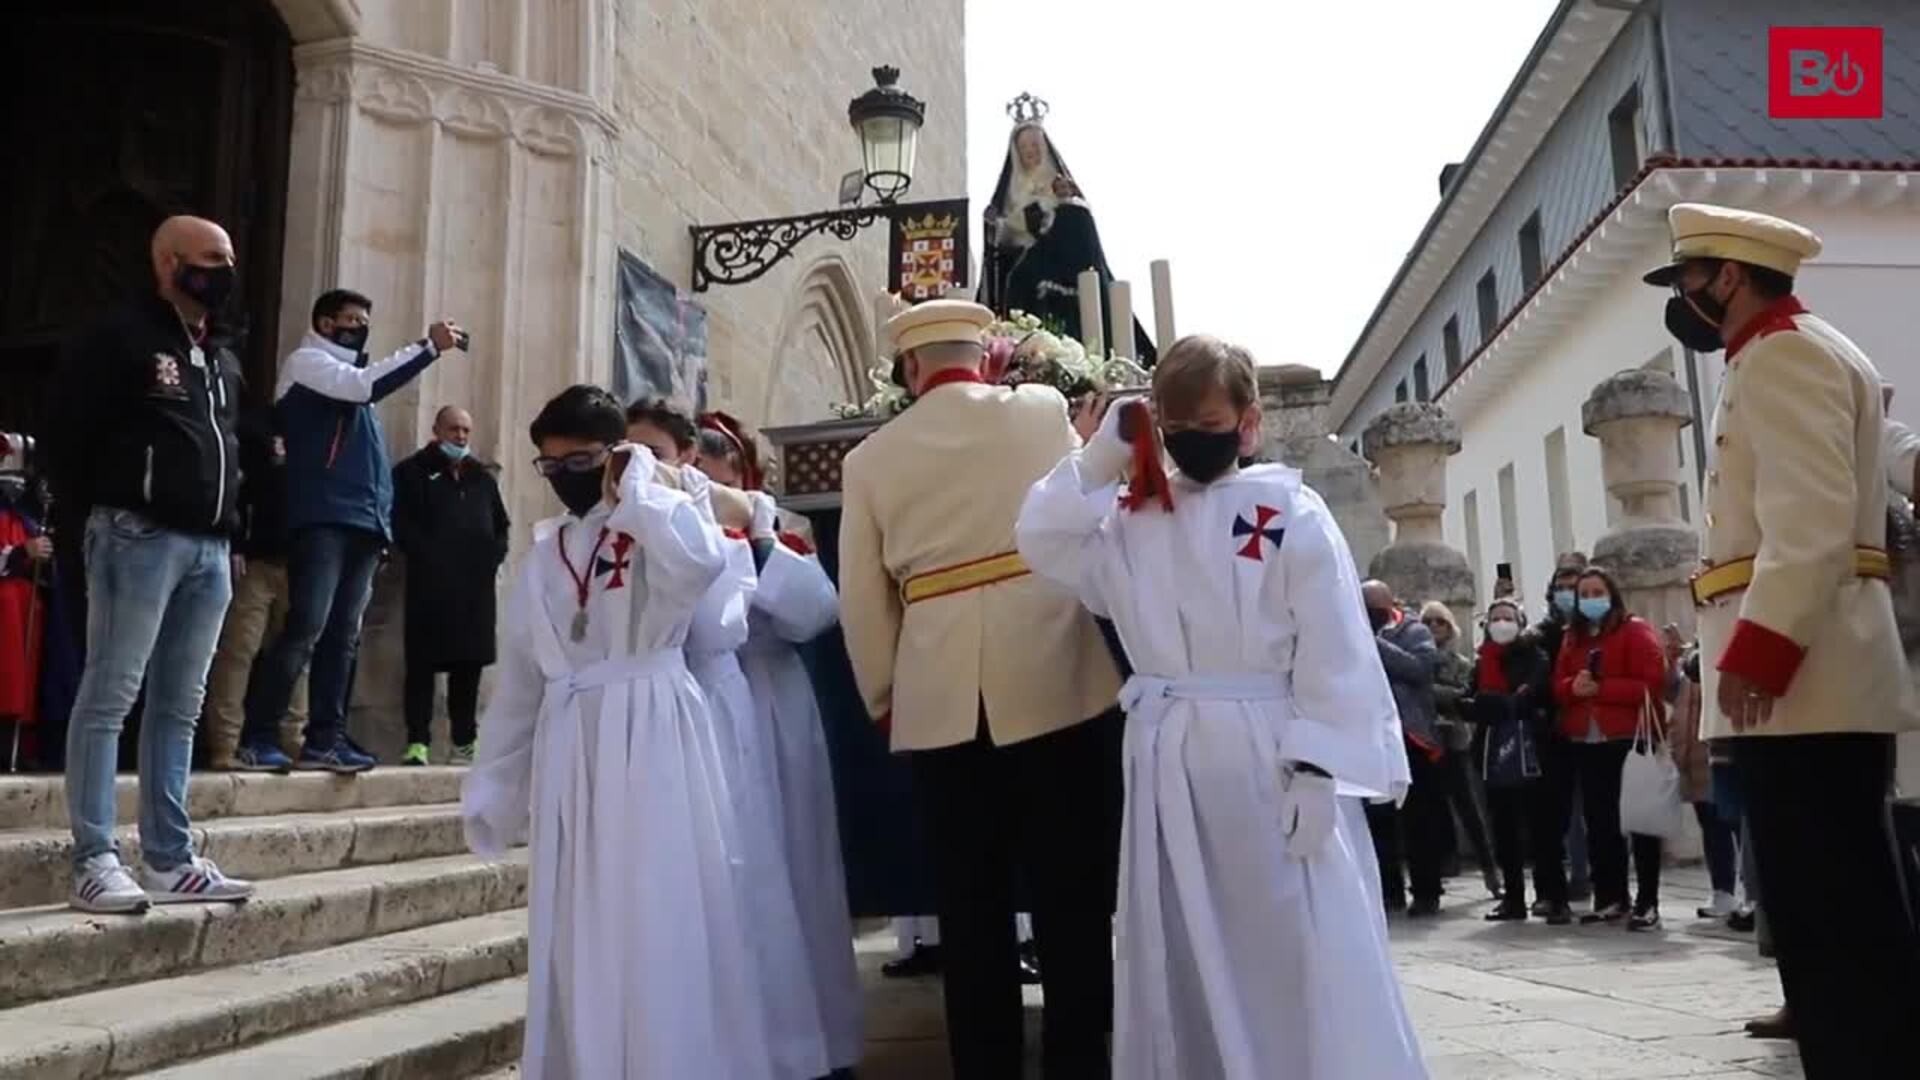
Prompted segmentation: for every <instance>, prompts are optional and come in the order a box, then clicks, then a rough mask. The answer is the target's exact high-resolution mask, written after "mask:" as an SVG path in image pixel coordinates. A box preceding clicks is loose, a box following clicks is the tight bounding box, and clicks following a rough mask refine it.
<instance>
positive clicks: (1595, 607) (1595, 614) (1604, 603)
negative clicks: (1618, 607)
mask: <svg viewBox="0 0 1920 1080" xmlns="http://www.w3.org/2000/svg"><path fill="white" fill-rule="evenodd" d="M1612 610H1613V598H1612V597H1610V596H1583V597H1581V598H1580V617H1581V618H1583V619H1585V620H1587V621H1588V622H1595V623H1597V622H1599V621H1600V620H1601V619H1604V618H1606V617H1607V612H1609V611H1612Z"/></svg>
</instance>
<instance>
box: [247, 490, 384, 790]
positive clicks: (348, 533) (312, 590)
mask: <svg viewBox="0 0 1920 1080" xmlns="http://www.w3.org/2000/svg"><path fill="white" fill-rule="evenodd" d="M385 546H386V540H385V538H383V537H381V536H380V535H379V534H377V533H371V532H367V531H366V530H364V529H350V528H343V527H339V526H332V525H315V526H310V527H308V528H304V529H300V530H298V531H296V532H295V533H294V534H293V536H292V537H290V538H289V541H288V544H287V618H286V622H285V623H284V624H283V625H282V626H281V628H280V636H279V638H277V639H276V640H275V641H274V642H273V644H271V645H269V646H267V648H266V649H265V650H264V651H262V652H261V654H260V657H259V659H258V660H256V661H255V662H254V669H253V681H252V683H251V684H250V685H249V686H248V687H247V708H246V712H247V722H246V727H245V728H244V729H243V730H242V732H241V735H240V745H241V746H247V747H254V748H261V747H268V746H277V745H278V744H279V741H280V731H279V726H280V718H281V717H282V716H285V715H286V712H287V702H288V700H289V699H290V698H292V697H293V685H294V683H296V682H298V681H299V679H300V673H301V672H302V671H305V672H306V673H307V702H308V704H307V747H308V748H309V749H311V750H315V751H318V752H321V753H324V752H326V751H328V750H331V749H333V747H334V744H335V743H336V742H337V741H338V740H339V738H340V736H341V734H342V733H344V732H345V731H346V727H347V697H348V695H349V694H350V693H351V692H352V690H353V668H354V658H355V656H356V655H357V654H358V653H359V651H360V619H361V617H362V616H364V615H365V614H366V613H367V600H368V598H370V597H371V596H372V595H373V573H374V571H375V570H377V569H378V568H379V566H380V552H381V550H382V549H383V548H384V547H385ZM309 665H311V668H309Z"/></svg>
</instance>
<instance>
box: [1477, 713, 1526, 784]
mask: <svg viewBox="0 0 1920 1080" xmlns="http://www.w3.org/2000/svg"><path fill="white" fill-rule="evenodd" d="M1474 713H1475V717H1474V721H1475V722H1476V723H1478V724H1480V725H1481V726H1482V727H1483V728H1484V729H1485V731H1486V733H1487V735H1486V738H1485V739H1484V740H1483V741H1482V742H1481V744H1480V777H1481V779H1483V780H1485V781H1486V782H1487V786H1488V787H1490V788H1513V787H1520V786H1522V785H1524V784H1527V783H1529V782H1531V781H1534V780H1537V779H1539V778H1540V747H1539V744H1538V742H1537V741H1536V737H1535V735H1534V732H1533V726H1532V725H1531V724H1529V723H1527V711H1526V709H1525V708H1524V699H1523V698H1522V697H1520V696H1518V695H1510V694H1482V695H1480V696H1479V697H1477V698H1475V699H1474Z"/></svg>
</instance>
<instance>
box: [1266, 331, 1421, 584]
mask: <svg viewBox="0 0 1920 1080" xmlns="http://www.w3.org/2000/svg"><path fill="white" fill-rule="evenodd" d="M1332 401H1333V383H1332V382H1331V381H1329V380H1327V379H1325V378H1323V377H1322V376H1321V374H1320V372H1319V371H1318V370H1317V369H1315V368H1310V367H1307V366H1306V365H1304V364H1282V365H1280V366H1278V367H1263V368H1261V369H1260V411H1261V424H1260V426H1261V434H1262V450H1263V451H1264V453H1265V455H1266V457H1267V459H1268V460H1270V461H1278V462H1282V463H1284V464H1287V465H1291V466H1293V467H1294V468H1296V469H1299V470H1300V475H1301V478H1302V479H1303V480H1304V481H1305V482H1306V484H1307V486H1308V487H1310V488H1312V489H1313V490H1314V491H1316V492H1318V493H1319V494H1320V497H1321V498H1322V499H1325V500H1326V502H1327V508H1328V509H1330V510H1332V511H1333V517H1334V520H1335V521H1337V522H1339V524H1340V531H1341V532H1342V533H1344V534H1345V535H1346V538H1347V546H1348V547H1349V548H1351V549H1352V550H1353V558H1354V562H1355V563H1356V564H1357V565H1358V567H1360V568H1361V569H1363V570H1364V568H1365V567H1366V566H1367V565H1368V564H1369V563H1371V562H1372V561H1373V557H1374V556H1375V555H1376V554H1378V553H1379V552H1380V550H1381V549H1382V548H1384V547H1386V546H1387V541H1388V540H1389V539H1391V537H1392V529H1391V527H1390V526H1389V524H1388V522H1387V516H1386V514H1385V513H1383V512H1382V511H1381V509H1380V499H1379V496H1378V495H1377V494H1376V493H1375V492H1374V484H1373V470H1372V469H1371V468H1370V467H1369V466H1368V465H1367V463H1366V461H1365V460H1364V459H1363V458H1361V457H1359V456H1358V455H1356V454H1354V453H1353V452H1352V451H1350V450H1348V449H1347V448H1346V447H1345V446H1343V445H1341V444H1340V443H1339V442H1338V441H1337V440H1335V439H1334V438H1333V436H1332V435H1331V433H1330V429H1329V426H1328V423H1327V419H1328V413H1329V407H1330V404H1331V402H1332Z"/></svg>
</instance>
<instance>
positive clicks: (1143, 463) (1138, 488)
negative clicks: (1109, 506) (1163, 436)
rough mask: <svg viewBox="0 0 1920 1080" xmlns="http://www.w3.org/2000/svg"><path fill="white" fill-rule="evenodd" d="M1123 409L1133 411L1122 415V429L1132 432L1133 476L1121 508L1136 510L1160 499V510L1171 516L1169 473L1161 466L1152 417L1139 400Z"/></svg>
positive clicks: (1124, 406) (1126, 404)
mask: <svg viewBox="0 0 1920 1080" xmlns="http://www.w3.org/2000/svg"><path fill="white" fill-rule="evenodd" d="M1120 408H1122V409H1125V410H1131V414H1130V415H1124V416H1122V417H1121V418H1120V421H1121V427H1122V430H1127V429H1131V431H1132V433H1133V441H1132V444H1131V445H1132V446H1133V473H1132V475H1131V476H1129V477H1128V479H1127V490H1126V493H1125V494H1123V495H1121V496H1120V506H1121V508H1122V509H1124V510H1128V511H1133V510H1138V509H1140V508H1141V507H1142V506H1146V505H1148V504H1149V503H1150V502H1153V501H1156V500H1157V501H1158V502H1159V503H1160V508H1161V509H1162V510H1165V511H1166V512H1167V513H1169V514H1171V513H1173V486H1172V485H1171V484H1169V483H1168V482H1167V470H1166V468H1165V467H1164V466H1162V465H1161V463H1160V443H1159V440H1158V439H1156V438H1154V432H1153V414H1152V413H1150V412H1148V411H1147V407H1146V405H1145V404H1143V403H1141V402H1139V401H1127V402H1122V403H1121V405H1120Z"/></svg>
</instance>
